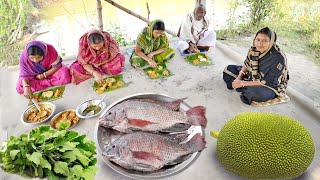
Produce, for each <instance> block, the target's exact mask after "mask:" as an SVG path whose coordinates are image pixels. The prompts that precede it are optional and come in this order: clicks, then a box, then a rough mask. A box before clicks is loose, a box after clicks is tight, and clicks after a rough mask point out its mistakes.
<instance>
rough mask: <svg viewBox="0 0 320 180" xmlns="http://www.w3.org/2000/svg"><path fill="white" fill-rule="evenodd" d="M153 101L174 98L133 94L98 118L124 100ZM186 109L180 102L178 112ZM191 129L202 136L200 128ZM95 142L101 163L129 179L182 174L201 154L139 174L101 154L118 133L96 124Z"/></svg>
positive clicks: (151, 94) (169, 100)
mask: <svg viewBox="0 0 320 180" xmlns="http://www.w3.org/2000/svg"><path fill="white" fill-rule="evenodd" d="M137 98H139V99H154V100H159V101H162V102H171V101H173V100H175V99H174V98H172V97H170V96H167V95H164V94H154V93H143V94H135V95H131V96H127V97H124V98H122V99H120V100H118V101H116V102H114V103H112V104H111V105H110V106H108V107H107V108H106V109H105V110H104V111H103V112H102V114H101V115H100V117H102V116H103V115H104V114H105V113H107V111H108V110H109V109H111V108H112V107H113V106H115V105H116V104H118V103H120V102H122V101H125V100H129V99H137ZM188 109H190V106H189V105H188V104H186V103H185V102H182V103H181V105H180V109H179V111H181V112H185V111H187V110H188ZM192 128H193V129H194V130H195V132H193V133H192V134H194V133H200V134H201V135H202V136H204V129H203V128H202V127H201V126H192ZM94 136H95V142H96V144H97V145H98V146H97V149H98V154H99V155H100V157H101V158H102V159H103V161H104V162H105V163H106V164H107V165H108V166H109V167H111V168H112V169H113V170H114V171H116V172H118V173H120V174H122V175H124V176H126V177H130V178H133V179H158V178H165V177H169V176H172V175H175V174H177V173H180V172H182V171H183V170H185V169H186V168H188V167H189V166H190V165H191V164H192V163H193V162H195V160H196V159H197V158H198V157H199V155H200V153H201V152H195V153H193V154H191V155H190V156H189V158H188V159H186V160H185V161H184V162H182V163H180V164H177V165H174V166H168V167H165V168H162V169H160V170H158V171H156V172H140V171H135V170H128V169H125V168H123V167H121V166H119V165H117V164H115V163H113V162H111V161H109V160H108V159H106V158H105V157H104V156H103V155H102V152H103V151H104V150H105V146H107V145H108V144H109V143H110V141H111V142H113V141H114V140H116V139H117V138H118V137H119V133H116V131H114V130H110V129H107V128H104V127H101V126H99V123H98V122H97V124H96V126H95V135H94Z"/></svg>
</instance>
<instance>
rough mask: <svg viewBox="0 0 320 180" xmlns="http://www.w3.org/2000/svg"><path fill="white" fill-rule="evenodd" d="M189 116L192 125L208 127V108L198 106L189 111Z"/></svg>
mask: <svg viewBox="0 0 320 180" xmlns="http://www.w3.org/2000/svg"><path fill="white" fill-rule="evenodd" d="M186 113H187V115H188V122H189V124H192V125H201V126H202V127H206V126H207V118H206V116H205V114H206V108H205V107H203V106H196V107H193V108H191V109H189V110H188V111H187V112H186Z"/></svg>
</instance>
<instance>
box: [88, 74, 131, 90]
mask: <svg viewBox="0 0 320 180" xmlns="http://www.w3.org/2000/svg"><path fill="white" fill-rule="evenodd" d="M127 86H128V84H127V83H126V82H125V81H124V80H123V76H122V74H120V75H116V76H110V77H107V78H104V79H103V83H102V84H99V83H97V82H94V84H93V86H92V87H93V90H94V91H95V92H96V93H97V94H102V93H105V92H108V91H112V90H115V89H119V88H123V87H127Z"/></svg>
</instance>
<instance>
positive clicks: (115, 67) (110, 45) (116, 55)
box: [70, 29, 125, 84]
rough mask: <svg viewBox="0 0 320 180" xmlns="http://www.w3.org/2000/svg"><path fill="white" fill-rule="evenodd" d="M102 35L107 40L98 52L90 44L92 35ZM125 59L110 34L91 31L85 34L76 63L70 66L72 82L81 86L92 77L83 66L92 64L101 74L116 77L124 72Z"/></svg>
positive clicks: (80, 41) (80, 42) (81, 40)
mask: <svg viewBox="0 0 320 180" xmlns="http://www.w3.org/2000/svg"><path fill="white" fill-rule="evenodd" d="M94 33H98V34H101V35H102V36H103V38H104V40H105V42H104V46H103V47H102V48H101V49H100V50H99V51H98V52H96V51H95V50H94V49H93V48H92V47H91V46H90V43H89V39H88V37H89V36H90V35H91V34H94ZM124 60H125V57H124V56H123V55H122V54H121V53H120V48H119V46H118V45H117V43H116V42H115V41H114V40H113V39H112V37H111V36H110V34H109V33H107V32H104V31H99V30H95V29H93V30H91V31H89V32H88V33H86V34H84V35H83V36H82V37H81V38H80V40H79V52H78V57H77V59H76V61H75V62H73V63H72V64H71V66H70V73H71V76H72V82H73V83H75V84H79V83H81V82H83V81H85V80H87V79H90V78H91V77H92V75H91V74H90V73H88V72H87V71H86V70H85V69H84V68H83V65H86V64H91V65H92V66H93V68H94V69H95V70H96V71H98V72H99V73H100V74H110V75H116V74H119V73H121V72H122V69H123V66H124Z"/></svg>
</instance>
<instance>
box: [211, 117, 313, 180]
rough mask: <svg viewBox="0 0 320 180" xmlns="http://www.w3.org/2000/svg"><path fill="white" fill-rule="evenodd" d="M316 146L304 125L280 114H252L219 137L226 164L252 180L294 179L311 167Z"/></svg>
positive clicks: (227, 126)
mask: <svg viewBox="0 0 320 180" xmlns="http://www.w3.org/2000/svg"><path fill="white" fill-rule="evenodd" d="M314 153H315V145H314V142H313V140H312V137H311V135H310V134H309V132H308V131H307V130H306V128H304V127H303V125H302V124H301V123H299V122H298V121H295V120H294V119H292V118H290V117H288V116H283V115H279V114H272V113H259V112H248V113H241V114H238V115H237V116H235V117H233V118H232V119H230V120H229V121H228V122H227V123H226V124H225V125H224V127H223V129H222V130H221V131H220V132H219V134H218V140H217V156H218V159H219V161H220V162H221V163H222V165H223V166H224V167H225V168H226V169H228V170H230V171H232V172H234V173H235V174H238V175H240V176H242V177H246V178H250V179H278V178H284V179H292V178H295V177H298V176H300V175H301V174H302V173H303V172H304V171H305V170H306V169H307V168H308V167H309V165H310V164H311V162H312V160H313V158H314Z"/></svg>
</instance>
